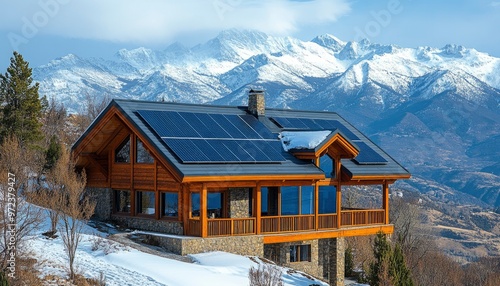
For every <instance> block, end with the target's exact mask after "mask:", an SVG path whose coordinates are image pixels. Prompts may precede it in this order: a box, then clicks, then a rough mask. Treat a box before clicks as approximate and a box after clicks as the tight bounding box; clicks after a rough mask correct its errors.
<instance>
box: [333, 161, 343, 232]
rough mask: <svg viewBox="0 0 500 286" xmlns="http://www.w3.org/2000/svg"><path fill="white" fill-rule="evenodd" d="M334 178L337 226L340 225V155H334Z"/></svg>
mask: <svg viewBox="0 0 500 286" xmlns="http://www.w3.org/2000/svg"><path fill="white" fill-rule="evenodd" d="M334 160H335V176H336V177H335V178H336V179H337V182H336V183H337V186H336V189H337V228H340V227H341V226H342V185H341V177H342V176H341V174H340V170H341V169H340V167H341V166H340V156H335V158H334Z"/></svg>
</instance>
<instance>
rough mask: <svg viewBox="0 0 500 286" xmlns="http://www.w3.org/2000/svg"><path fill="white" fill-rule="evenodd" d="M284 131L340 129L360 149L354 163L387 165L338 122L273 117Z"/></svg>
mask: <svg viewBox="0 0 500 286" xmlns="http://www.w3.org/2000/svg"><path fill="white" fill-rule="evenodd" d="M272 119H273V120H274V121H275V122H276V123H278V124H279V125H280V126H281V127H282V128H283V129H286V130H335V129H338V130H339V131H340V132H342V134H344V135H345V136H346V137H347V138H348V139H349V140H351V141H352V142H353V143H354V144H356V146H358V147H359V149H360V150H359V155H358V156H356V158H354V161H356V163H358V164H360V165H383V164H387V160H386V159H384V157H382V156H381V155H380V154H379V153H377V152H376V151H375V150H373V149H372V148H371V147H370V146H368V145H367V144H366V143H364V142H363V141H361V139H360V138H359V137H358V136H356V135H355V134H354V133H353V132H352V131H351V130H349V129H348V128H347V127H346V126H345V125H343V124H342V123H340V121H338V120H326V119H312V118H291V117H273V118H272Z"/></svg>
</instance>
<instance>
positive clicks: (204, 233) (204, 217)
mask: <svg viewBox="0 0 500 286" xmlns="http://www.w3.org/2000/svg"><path fill="white" fill-rule="evenodd" d="M207 193H208V192H207V185H206V184H203V188H202V189H201V193H200V223H201V237H208V213H207V199H208V198H207Z"/></svg>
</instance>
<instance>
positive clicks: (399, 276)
mask: <svg viewBox="0 0 500 286" xmlns="http://www.w3.org/2000/svg"><path fill="white" fill-rule="evenodd" d="M373 255H374V257H375V261H374V262H373V263H371V264H370V272H369V275H368V281H369V282H370V285H373V286H377V285H387V284H390V285H394V286H413V285H414V284H413V280H412V279H411V274H410V270H409V269H408V267H406V262H405V260H404V255H403V251H402V250H401V246H400V245H399V244H396V246H395V247H394V249H392V248H391V245H390V243H389V241H387V238H386V237H385V235H384V234H383V233H381V232H379V233H378V234H377V237H376V238H375V242H374V247H373Z"/></svg>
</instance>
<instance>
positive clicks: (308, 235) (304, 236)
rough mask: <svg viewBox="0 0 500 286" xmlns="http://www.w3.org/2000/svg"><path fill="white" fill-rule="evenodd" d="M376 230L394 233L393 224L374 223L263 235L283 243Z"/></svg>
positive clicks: (370, 232) (375, 231)
mask: <svg viewBox="0 0 500 286" xmlns="http://www.w3.org/2000/svg"><path fill="white" fill-rule="evenodd" d="M378 232H382V233H384V234H392V233H394V226H393V225H376V226H363V227H349V228H341V229H333V230H325V231H314V232H302V233H296V232H295V233H288V234H269V235H264V236H263V237H264V243H265V244H270V243H285V242H294V241H303V240H312V239H323V238H336V237H350V236H364V235H374V234H377V233H378Z"/></svg>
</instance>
